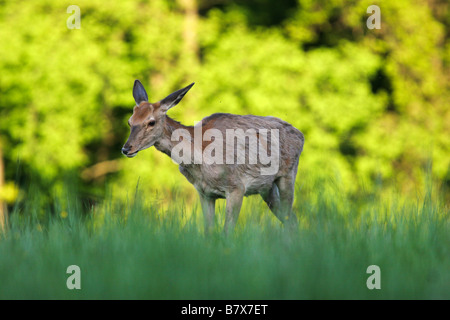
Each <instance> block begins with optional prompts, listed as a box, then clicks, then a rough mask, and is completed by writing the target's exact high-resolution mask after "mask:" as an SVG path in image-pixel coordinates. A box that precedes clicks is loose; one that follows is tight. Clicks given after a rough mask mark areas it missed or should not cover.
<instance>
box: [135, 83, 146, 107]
mask: <svg viewBox="0 0 450 320" xmlns="http://www.w3.org/2000/svg"><path fill="white" fill-rule="evenodd" d="M133 97H134V101H136V105H139V104H140V103H141V102H142V101H148V96H147V92H145V89H144V86H143V85H142V83H141V82H140V81H139V80H136V81H134V86H133Z"/></svg>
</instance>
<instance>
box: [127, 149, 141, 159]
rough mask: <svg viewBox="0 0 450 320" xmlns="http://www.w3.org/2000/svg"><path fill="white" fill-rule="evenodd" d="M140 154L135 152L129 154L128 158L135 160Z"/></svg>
mask: <svg viewBox="0 0 450 320" xmlns="http://www.w3.org/2000/svg"><path fill="white" fill-rule="evenodd" d="M138 152H139V151H136V152H133V153H128V154H126V156H127V157H128V158H133V157H136V155H137V153H138Z"/></svg>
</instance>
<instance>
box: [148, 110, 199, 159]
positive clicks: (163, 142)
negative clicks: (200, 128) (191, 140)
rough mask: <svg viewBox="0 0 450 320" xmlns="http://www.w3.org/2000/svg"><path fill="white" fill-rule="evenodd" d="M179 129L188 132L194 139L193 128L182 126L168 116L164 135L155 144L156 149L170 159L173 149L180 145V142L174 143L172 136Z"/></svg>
mask: <svg viewBox="0 0 450 320" xmlns="http://www.w3.org/2000/svg"><path fill="white" fill-rule="evenodd" d="M178 129H184V130H187V131H188V132H189V134H190V135H191V137H193V134H194V128H193V127H190V126H185V125H182V124H181V123H179V122H178V121H175V120H174V119H172V118H170V117H169V116H166V118H165V125H164V131H163V135H162V137H161V139H159V141H158V142H156V143H155V148H156V149H157V150H159V151H161V152H163V153H165V154H167V155H168V156H169V157H170V156H171V154H172V149H173V148H174V147H175V145H177V144H178V143H179V141H172V134H173V132H174V131H175V130H178Z"/></svg>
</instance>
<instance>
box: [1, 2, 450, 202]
mask: <svg viewBox="0 0 450 320" xmlns="http://www.w3.org/2000/svg"><path fill="white" fill-rule="evenodd" d="M0 3H1V6H0V148H1V151H2V152H1V153H0V154H2V155H3V158H4V159H3V160H4V163H5V177H6V178H5V180H7V181H15V182H16V183H17V184H18V185H23V184H25V183H27V181H29V180H30V179H32V180H33V181H34V183H37V184H38V185H39V186H40V187H41V188H46V189H47V190H49V191H51V190H58V188H59V187H61V186H62V185H63V181H64V179H66V178H67V177H70V179H72V181H74V183H77V184H79V185H81V186H82V188H83V189H84V190H85V191H86V193H89V194H93V195H98V196H101V195H102V194H103V192H104V182H105V179H107V180H108V181H110V182H111V184H112V185H113V188H117V190H119V191H120V190H121V191H125V190H130V188H132V187H133V186H136V183H137V181H138V179H139V181H140V185H141V186H144V188H147V189H148V188H153V189H157V190H160V191H161V192H165V191H167V190H172V189H173V187H174V186H178V188H179V190H180V192H186V193H187V194H192V195H193V192H192V191H193V188H192V187H189V184H188V183H187V182H186V181H185V179H184V178H183V177H182V176H181V175H180V174H179V173H178V169H177V167H176V166H175V164H173V163H172V161H171V160H170V159H169V158H168V157H166V156H165V155H162V154H160V153H158V152H157V151H155V150H154V149H150V150H147V151H145V152H143V153H140V154H139V155H138V156H137V157H136V158H134V159H132V160H130V159H127V158H125V157H123V156H122V155H121V153H120V149H121V146H122V144H123V143H124V142H125V140H126V138H127V136H128V127H127V119H128V117H129V116H130V115H131V113H132V107H133V103H134V101H133V98H132V95H131V90H132V85H133V81H134V79H140V80H141V81H142V82H143V83H144V85H145V86H146V88H147V91H148V94H149V97H150V100H151V101H153V102H154V101H158V100H159V99H161V98H163V97H165V96H166V95H167V94H169V93H171V92H172V91H173V90H176V89H179V88H180V87H182V86H185V85H186V84H188V83H190V82H192V81H195V82H196V85H195V87H194V90H191V92H189V94H188V95H187V96H186V97H185V98H184V100H183V102H182V103H181V104H180V105H179V106H178V107H177V108H174V109H173V110H171V111H170V115H171V116H174V117H175V118H177V119H178V120H181V121H182V122H183V123H185V124H187V125H192V124H193V123H194V121H198V120H200V119H201V118H203V117H205V116H208V115H209V114H211V113H215V112H230V113H238V114H255V115H262V116H268V115H271V116H277V117H280V118H282V119H284V120H286V121H289V122H291V123H292V124H293V125H294V126H296V127H297V128H298V129H299V130H301V131H302V132H303V133H304V134H305V137H306V144H305V148H304V152H303V155H302V157H301V161H300V168H299V176H298V181H299V183H301V181H302V179H303V177H313V178H315V179H330V178H331V179H337V180H339V181H340V182H341V183H342V185H343V186H344V189H345V191H347V192H354V191H357V190H359V189H360V188H361V187H364V188H368V189H370V188H372V187H373V186H375V185H376V184H377V183H380V182H381V183H383V185H384V186H389V185H396V186H399V187H400V188H401V189H402V190H403V191H405V192H416V191H417V185H419V184H420V183H422V182H423V175H422V172H423V170H424V169H427V168H431V169H429V170H430V172H431V174H432V177H433V179H435V180H437V181H439V182H440V183H441V184H442V185H444V186H445V185H447V186H448V185H449V184H450V108H449V101H450V91H449V83H450V81H449V75H450V72H449V69H450V44H449V43H450V42H449V41H448V39H449V34H450V13H449V10H448V9H449V4H448V3H447V2H446V1H439V0H433V1H419V0H399V1H394V2H392V1H365V0H355V1H343V0H332V1H325V0H315V1H311V0H298V1H292V0H290V1H277V2H276V3H277V5H276V6H274V5H273V3H274V2H272V1H256V0H254V1H239V0H222V1H208V0H198V1H196V0H178V1H169V0H151V1H145V0H140V1H137V0H135V1H117V0H115V1H110V2H104V1H99V0H94V1H87V0H77V1H76V3H68V2H66V1H52V0H36V1H0ZM72 4H76V5H78V6H79V7H80V9H81V29H68V28H67V26H66V20H67V19H68V18H69V17H70V16H71V14H70V13H67V12H66V9H67V7H68V6H69V5H72ZM372 4H376V5H378V6H380V8H381V29H379V30H377V29H373V30H370V29H368V28H367V26H366V20H367V18H368V17H369V15H370V14H368V13H367V12H366V10H367V7H368V6H369V5H372ZM117 194H123V195H124V197H126V196H127V194H126V192H122V193H120V192H118V193H117Z"/></svg>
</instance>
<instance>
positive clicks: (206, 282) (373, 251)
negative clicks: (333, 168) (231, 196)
mask: <svg viewBox="0 0 450 320" xmlns="http://www.w3.org/2000/svg"><path fill="white" fill-rule="evenodd" d="M325 189H326V188H324V189H323V190H325ZM332 189H333V188H332ZM326 190H328V189H326ZM150 198H151V197H149V196H148V195H146V197H145V199H146V200H144V197H143V196H142V195H141V196H137V197H136V199H134V200H130V201H129V202H127V203H121V202H119V201H115V200H112V199H109V200H105V201H103V202H102V204H99V205H97V206H96V207H95V208H91V209H89V210H88V212H87V214H86V212H85V211H86V210H85V208H84V207H83V205H82V204H79V203H78V202H77V201H76V196H73V194H72V196H71V197H65V198H63V199H55V203H54V204H53V206H52V208H51V209H48V212H40V211H39V210H38V209H37V208H35V207H34V205H35V203H36V202H39V201H34V200H31V198H29V199H30V200H28V201H25V202H24V203H23V204H22V205H21V206H17V207H16V208H15V210H14V212H13V213H12V214H11V217H10V223H9V230H8V231H7V233H6V234H4V235H3V237H2V238H0V298H1V299H449V298H450V252H449V247H450V246H449V245H450V233H449V212H448V209H447V208H446V207H445V206H444V205H442V204H440V203H439V202H438V201H431V197H430V196H429V195H428V196H425V197H424V198H425V199H424V200H420V201H419V200H414V201H411V200H407V201H400V200H398V199H397V200H396V199H395V197H390V198H389V199H386V198H383V197H381V196H380V197H360V198H359V199H357V200H355V199H350V198H348V197H344V196H342V195H341V194H340V193H339V190H336V188H335V189H334V191H330V190H328V191H326V192H317V193H314V192H312V191H309V192H307V191H306V190H303V191H302V190H298V192H297V200H296V204H295V210H296V212H297V215H298V216H299V218H300V223H299V232H298V233H297V234H287V233H286V232H285V230H284V229H283V228H282V227H281V226H280V224H279V223H278V221H277V220H276V219H275V218H273V217H272V214H271V213H270V211H268V209H267V208H265V207H264V206H263V205H262V202H261V201H260V199H258V198H257V197H255V198H253V199H249V200H246V202H245V205H244V207H243V210H242V212H241V217H240V220H239V223H238V226H237V229H236V231H235V233H234V234H233V235H232V236H230V237H228V238H226V237H224V236H223V235H222V233H221V231H220V230H219V229H220V226H219V224H221V223H223V218H224V217H223V215H224V213H223V210H222V209H223V203H221V204H219V205H218V211H219V213H218V215H217V216H218V217H217V220H218V221H217V224H218V228H217V232H216V233H214V234H212V235H211V236H209V237H205V236H204V235H203V232H202V220H201V213H200V212H199V210H198V208H196V207H194V208H191V209H187V208H186V206H185V205H184V204H183V201H182V199H173V201H172V204H171V205H170V206H169V208H168V209H162V208H161V206H160V205H158V203H157V202H154V201H151V199H150ZM33 199H35V200H36V199H39V194H38V193H37V194H35V195H34V198H33ZM149 199H150V200H149ZM36 206H37V204H36ZM63 208H64V210H63ZM50 212H52V213H50ZM65 212H67V216H66V214H65ZM69 265H78V266H79V267H80V269H81V290H69V289H67V287H66V280H67V278H68V277H69V274H66V269H67V267H68V266H69ZM369 265H378V266H379V267H380V269H381V289H380V290H376V289H374V290H369V289H368V288H367V286H366V280H367V278H368V277H369V276H370V274H367V273H366V269H367V267H368V266H369Z"/></svg>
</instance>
